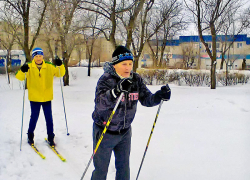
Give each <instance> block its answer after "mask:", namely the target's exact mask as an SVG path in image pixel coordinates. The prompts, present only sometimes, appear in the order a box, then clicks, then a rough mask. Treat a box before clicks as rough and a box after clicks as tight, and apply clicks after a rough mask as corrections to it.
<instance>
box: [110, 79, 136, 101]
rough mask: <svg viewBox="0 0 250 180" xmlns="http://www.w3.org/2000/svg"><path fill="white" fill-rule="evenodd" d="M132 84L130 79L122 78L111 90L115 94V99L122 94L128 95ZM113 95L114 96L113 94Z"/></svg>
mask: <svg viewBox="0 0 250 180" xmlns="http://www.w3.org/2000/svg"><path fill="white" fill-rule="evenodd" d="M132 84H133V82H132V79H130V78H124V79H121V80H120V81H119V82H118V84H117V85H116V87H115V88H114V89H113V90H112V91H114V93H115V96H114V97H115V98H116V97H117V96H119V95H120V94H121V93H122V92H123V93H129V92H130V91H131V86H132ZM113 95H114V94H113Z"/></svg>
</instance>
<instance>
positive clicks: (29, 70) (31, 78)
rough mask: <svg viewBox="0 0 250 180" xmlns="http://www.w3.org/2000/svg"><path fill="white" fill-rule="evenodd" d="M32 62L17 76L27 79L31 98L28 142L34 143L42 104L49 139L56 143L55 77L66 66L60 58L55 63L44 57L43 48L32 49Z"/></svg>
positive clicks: (61, 73)
mask: <svg viewBox="0 0 250 180" xmlns="http://www.w3.org/2000/svg"><path fill="white" fill-rule="evenodd" d="M32 58H33V60H32V62H30V63H27V64H24V65H23V66H22V67H21V68H20V70H19V71H18V72H17V73H16V78H17V79H19V80H21V81H23V80H25V77H26V79H27V88H28V97H29V100H30V107H31V116H30V122H29V129H28V133H27V134H28V143H29V144H34V131H35V128H36V123H37V120H38V117H39V113H40V109H41V106H42V107H43V112H44V116H45V120H46V126H47V135H48V141H49V144H50V145H51V146H55V143H54V136H55V134H54V129H53V118H52V109H51V101H52V99H53V78H54V76H56V77H60V76H61V77H62V76H64V74H65V67H64V65H63V63H62V61H61V60H60V59H59V58H56V59H55V65H53V64H51V63H50V62H46V61H44V59H43V50H42V49H41V48H34V49H33V50H32Z"/></svg>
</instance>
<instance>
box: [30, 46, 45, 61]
mask: <svg viewBox="0 0 250 180" xmlns="http://www.w3.org/2000/svg"><path fill="white" fill-rule="evenodd" d="M36 55H43V50H42V48H39V47H36V48H34V49H33V50H32V59H34V57H35V56H36Z"/></svg>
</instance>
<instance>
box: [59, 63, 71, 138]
mask: <svg viewBox="0 0 250 180" xmlns="http://www.w3.org/2000/svg"><path fill="white" fill-rule="evenodd" d="M59 76H60V84H61V92H62V101H63V109H64V116H65V122H66V129H67V135H68V136H69V131H68V123H67V116H66V110H65V104H64V96H63V88H62V80H61V72H60V67H59Z"/></svg>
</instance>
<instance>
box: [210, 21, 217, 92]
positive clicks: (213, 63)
mask: <svg viewBox="0 0 250 180" xmlns="http://www.w3.org/2000/svg"><path fill="white" fill-rule="evenodd" d="M210 29H211V35H212V58H211V89H216V63H217V62H216V31H215V25H214V23H213V22H211V23H210Z"/></svg>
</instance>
